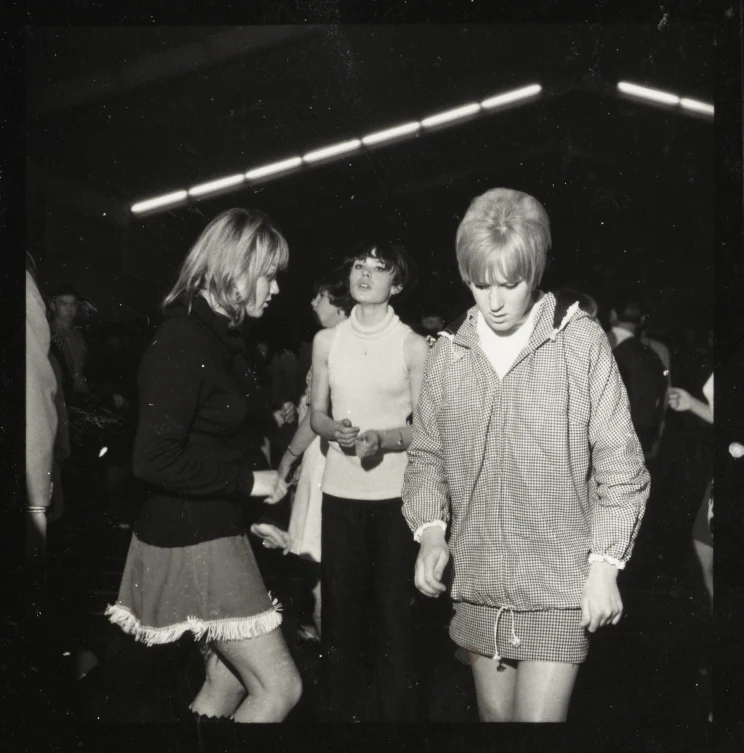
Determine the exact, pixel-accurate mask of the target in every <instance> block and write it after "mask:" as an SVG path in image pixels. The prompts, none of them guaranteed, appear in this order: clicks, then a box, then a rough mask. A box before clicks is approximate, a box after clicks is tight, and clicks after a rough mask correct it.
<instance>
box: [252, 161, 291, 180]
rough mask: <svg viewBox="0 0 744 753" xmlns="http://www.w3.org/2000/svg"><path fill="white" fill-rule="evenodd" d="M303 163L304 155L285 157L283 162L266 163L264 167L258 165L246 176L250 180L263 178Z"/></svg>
mask: <svg viewBox="0 0 744 753" xmlns="http://www.w3.org/2000/svg"><path fill="white" fill-rule="evenodd" d="M301 164H302V157H290V158H289V159H284V160H282V161H281V162H272V163H271V164H270V165H264V166H263V167H257V168H255V169H254V170H249V171H248V172H247V173H246V174H245V177H246V178H247V179H248V180H253V179H254V178H263V177H264V175H273V174H274V173H280V172H282V171H283V170H290V169H291V168H293V167H297V166H298V165H301Z"/></svg>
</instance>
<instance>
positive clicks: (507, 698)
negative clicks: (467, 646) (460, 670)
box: [468, 651, 517, 722]
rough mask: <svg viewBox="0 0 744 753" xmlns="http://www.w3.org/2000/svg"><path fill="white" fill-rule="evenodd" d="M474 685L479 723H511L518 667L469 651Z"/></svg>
mask: <svg viewBox="0 0 744 753" xmlns="http://www.w3.org/2000/svg"><path fill="white" fill-rule="evenodd" d="M468 658H469V659H470V668H471V670H472V672H473V680H474V682H475V695H476V699H477V701H478V716H479V717H480V720H481V721H482V722H510V721H512V715H513V708H514V691H515V689H516V685H517V668H516V666H515V665H514V664H513V663H502V662H500V661H494V660H493V659H491V658H490V657H487V656H481V655H480V654H476V653H474V652H472V651H468Z"/></svg>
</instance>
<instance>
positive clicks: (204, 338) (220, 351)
mask: <svg viewBox="0 0 744 753" xmlns="http://www.w3.org/2000/svg"><path fill="white" fill-rule="evenodd" d="M288 258H289V252H288V248H287V243H286V241H285V240H284V238H283V237H282V235H281V234H280V233H279V231H278V230H277V229H276V228H275V227H274V225H273V224H272V223H271V221H270V220H269V218H268V217H266V216H265V215H264V214H263V213H261V212H258V211H254V210H245V209H231V210H228V211H226V212H223V213H222V214H220V215H219V216H218V217H216V218H215V219H214V220H212V222H211V223H210V224H209V225H208V226H207V228H206V229H205V230H204V232H203V233H202V234H201V236H200V237H199V239H198V240H197V241H196V243H195V244H194V246H193V247H192V249H191V251H190V252H189V254H188V256H187V257H186V260H185V261H184V263H183V265H182V267H181V271H180V274H179V277H178V280H177V282H176V284H175V286H174V288H173V290H172V291H171V292H170V293H169V294H168V295H167V296H166V298H165V301H164V304H163V305H164V311H165V315H166V319H165V321H164V323H163V324H162V325H161V326H160V328H159V329H158V331H157V333H156V335H155V338H154V340H153V342H152V344H151V345H150V347H149V348H148V350H147V351H146V353H145V355H144V357H143V359H142V364H141V366H140V371H139V379H138V381H139V397H140V411H139V424H138V428H137V436H136V439H135V446H134V456H133V469H134V474H135V475H136V476H137V477H138V478H140V479H141V480H143V481H145V482H147V484H148V485H149V488H150V494H149V497H148V499H147V501H146V502H145V504H144V507H143V509H142V512H141V514H140V517H139V519H138V521H137V524H136V527H135V531H134V535H133V537H132V542H131V545H130V549H129V554H128V557H127V563H126V567H125V570H124V574H123V577H122V583H121V588H120V590H119V598H118V600H117V602H116V604H114V605H112V606H110V607H109V608H108V609H107V614H108V616H109V618H110V619H111V621H112V622H114V623H115V624H117V625H119V626H120V627H121V628H122V629H123V630H124V631H125V632H127V633H129V634H131V635H133V636H134V637H135V638H136V639H137V640H139V641H142V642H144V643H146V644H148V645H153V644H163V643H171V642H174V641H176V640H178V639H179V638H180V637H181V636H182V635H183V634H184V633H188V632H190V633H192V634H193V635H194V636H195V637H196V638H197V639H198V640H199V641H200V642H201V644H202V648H203V649H204V654H205V658H206V680H205V682H204V685H203V686H202V688H201V690H200V691H199V693H198V694H197V696H196V698H195V699H194V701H193V702H192V704H191V709H192V711H193V712H194V713H195V714H197V715H206V716H210V717H232V718H234V720H235V721H237V722H278V721H281V720H282V719H284V717H285V716H286V715H287V714H288V713H289V711H290V710H291V709H292V708H293V706H294V705H295V704H296V703H297V701H298V700H299V697H300V694H301V691H302V687H301V681H300V677H299V674H298V672H297V669H296V667H295V665H294V663H293V661H292V659H291V657H290V654H289V651H288V650H287V646H286V644H285V642H284V639H283V638H282V634H281V631H279V630H277V628H278V627H279V625H280V623H281V614H280V612H279V611H278V609H277V605H276V604H275V603H273V602H272V599H271V596H270V595H269V594H268V593H267V591H266V587H265V586H264V583H263V580H262V578H261V574H260V573H259V571H258V567H257V565H256V560H255V557H254V555H253V552H252V550H251V546H250V543H249V541H248V538H247V536H246V531H245V524H244V523H243V519H242V516H241V505H243V504H246V503H248V502H249V498H251V497H259V498H263V500H264V501H265V502H267V503H269V504H273V503H275V502H278V501H279V500H280V499H281V498H282V497H283V496H284V495H285V494H286V485H285V483H284V481H283V480H281V479H280V478H279V477H278V475H277V473H276V472H275V471H271V470H268V464H267V462H266V458H265V456H264V455H263V453H262V452H261V444H262V442H263V438H264V436H265V435H266V434H267V432H268V431H269V429H270V428H271V424H272V422H274V423H277V424H281V423H283V422H284V421H286V420H288V419H291V418H292V416H290V413H291V412H292V411H293V410H294V408H293V407H291V406H286V405H285V406H284V407H283V409H282V410H280V411H276V412H275V413H274V414H273V415H272V412H271V409H270V407H269V403H268V399H267V397H266V396H265V395H264V393H263V391H262V389H261V386H260V384H259V379H258V375H257V371H256V368H255V364H253V363H252V358H251V355H250V350H249V349H248V348H246V347H245V341H244V338H243V336H242V334H241V326H242V325H243V323H244V321H246V320H250V319H257V318H259V317H261V316H262V315H263V313H264V311H265V310H266V307H267V306H268V305H269V301H270V300H271V298H272V297H273V296H275V295H276V294H277V293H278V292H279V287H278V285H277V283H276V274H277V272H278V271H279V270H281V269H284V268H285V267H286V265H287V262H288Z"/></svg>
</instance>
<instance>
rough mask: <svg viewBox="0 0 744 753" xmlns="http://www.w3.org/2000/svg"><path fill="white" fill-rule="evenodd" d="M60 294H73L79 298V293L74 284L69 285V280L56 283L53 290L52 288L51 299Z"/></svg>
mask: <svg viewBox="0 0 744 753" xmlns="http://www.w3.org/2000/svg"><path fill="white" fill-rule="evenodd" d="M61 295H74V296H75V298H77V299H78V300H80V293H79V292H78V290H77V288H76V287H75V286H74V285H71V284H70V283H69V282H62V283H60V284H59V285H57V287H56V288H54V290H52V296H51V297H52V300H54V299H55V298H59V296H61Z"/></svg>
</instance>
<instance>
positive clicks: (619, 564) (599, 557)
mask: <svg viewBox="0 0 744 753" xmlns="http://www.w3.org/2000/svg"><path fill="white" fill-rule="evenodd" d="M592 562H606V563H607V564H608V565H614V566H615V567H616V568H617V569H618V570H624V569H625V563H626V562H627V560H619V559H616V558H615V557H610V556H609V555H607V554H594V552H592V553H591V554H590V555H589V564H591V563H592Z"/></svg>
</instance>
